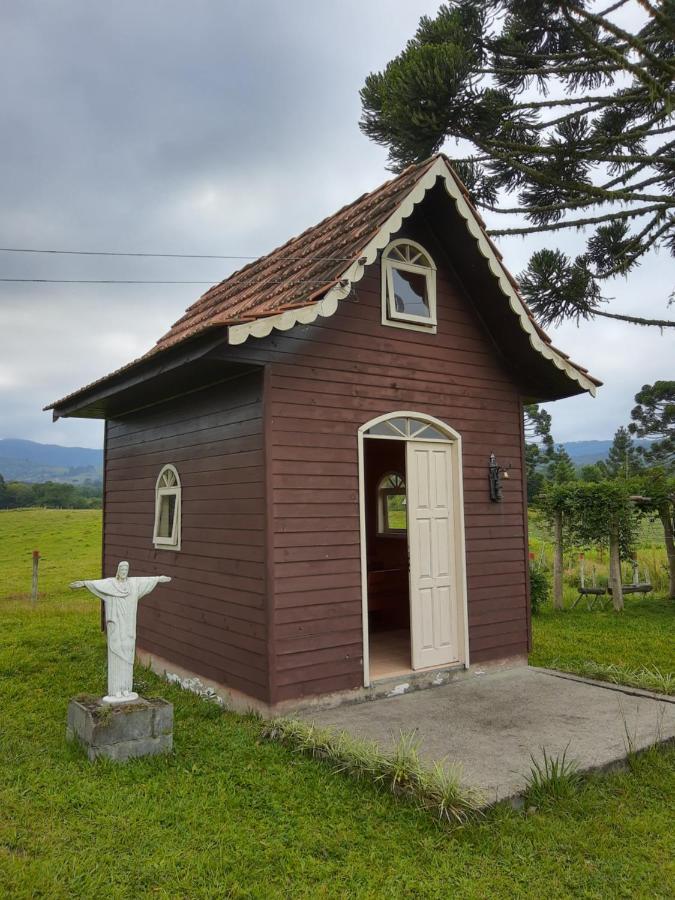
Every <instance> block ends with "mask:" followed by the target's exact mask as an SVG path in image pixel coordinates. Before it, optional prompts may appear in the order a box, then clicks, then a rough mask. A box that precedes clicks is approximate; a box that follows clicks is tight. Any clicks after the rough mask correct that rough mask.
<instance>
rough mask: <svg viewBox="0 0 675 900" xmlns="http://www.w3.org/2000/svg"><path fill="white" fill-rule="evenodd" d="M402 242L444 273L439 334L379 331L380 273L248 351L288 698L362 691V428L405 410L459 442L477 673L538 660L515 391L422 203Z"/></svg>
mask: <svg viewBox="0 0 675 900" xmlns="http://www.w3.org/2000/svg"><path fill="white" fill-rule="evenodd" d="M406 233H407V234H408V235H409V236H410V237H413V238H415V239H416V240H418V241H420V243H422V245H423V246H425V247H426V248H427V249H428V250H429V251H430V252H431V253H432V255H433V256H434V259H435V262H436V264H437V266H438V273H437V294H438V333H437V334H435V335H432V334H426V333H419V332H414V331H409V330H404V329H398V328H391V327H386V326H383V325H382V324H381V304H380V268H379V263H378V264H373V266H371V267H370V269H369V270H368V271H367V272H366V274H365V276H364V278H363V279H362V280H361V281H360V282H358V284H357V285H356V286H355V292H354V295H353V296H352V297H351V298H350V299H347V300H344V301H342V302H341V304H340V307H339V310H338V312H337V313H336V314H335V315H334V316H332V317H331V318H329V319H325V320H324V319H318V320H317V322H316V323H315V324H312V325H309V326H296V327H295V328H293V329H292V330H291V331H289V332H287V333H284V334H280V333H278V332H273V334H272V335H271V336H270V337H269V338H267V339H265V340H264V341H256V340H255V339H254V338H251V339H249V341H248V342H247V344H246V345H245V348H246V351H247V352H248V353H249V354H250V355H251V358H252V359H253V358H258V359H261V360H262V359H264V360H265V361H267V362H269V363H270V370H269V372H268V382H267V383H268V394H269V396H266V404H268V407H269V408H268V412H267V416H268V420H267V421H268V430H269V434H268V442H269V446H268V451H267V452H268V458H269V464H270V467H271V482H270V487H271V491H272V498H271V499H272V503H273V507H272V516H273V521H272V528H271V540H272V546H271V552H272V554H273V569H272V578H273V583H274V622H273V629H274V647H273V651H274V654H275V656H276V663H275V665H274V669H275V671H273V672H272V673H271V678H272V684H273V697H274V699H277V700H284V699H288V698H295V697H300V696H303V695H306V694H316V693H323V692H327V691H336V690H343V689H348V688H354V687H358V686H359V685H361V684H362V638H361V581H360V559H359V507H358V467H357V429H358V428H359V426H360V425H362V424H364V423H365V422H367V421H369V420H370V419H372V418H374V417H376V416H379V415H383V414H385V413H389V412H392V411H395V410H416V411H420V412H425V413H428V414H430V415H433V416H436V417H437V418H439V419H442V420H443V421H445V422H447V423H448V424H449V425H451V426H452V427H453V428H454V429H456V430H457V431H459V432H460V433H461V435H462V439H463V467H464V498H465V525H466V544H467V575H468V598H469V600H468V604H469V641H470V654H471V661H472V662H474V663H478V662H483V661H486V660H490V659H498V658H502V657H506V656H511V655H515V654H521V653H525V652H526V651H527V644H528V618H527V599H526V598H527V592H526V574H527V548H526V534H525V521H524V516H523V491H522V487H523V486H522V478H523V469H522V452H521V422H520V418H521V408H520V398H519V392H518V388H517V386H516V383H515V381H514V379H513V377H512V375H511V374H510V372H509V371H508V370H507V368H506V366H505V364H503V362H502V358H501V356H500V353H499V349H498V347H496V346H495V345H494V343H493V341H492V340H491V338H490V337H489V335H488V333H487V331H486V329H485V328H484V326H483V325H482V323H481V321H480V319H479V317H478V315H477V313H476V310H475V307H474V305H473V304H472V302H471V301H470V300H469V299H468V295H467V294H466V293H465V289H464V287H463V286H462V285H461V284H460V283H459V281H458V279H457V277H456V276H455V274H454V272H453V270H452V268H451V266H450V264H449V262H448V261H447V259H446V258H445V257H444V253H443V250H442V249H441V247H440V246H439V245H438V242H437V240H436V237H435V235H434V234H433V232H432V231H431V229H430V228H429V227H428V225H427V224H426V222H425V219H424V206H423V205H422V206H421V207H418V210H417V211H416V212H415V214H414V215H413V217H411V219H410V220H409V221H408V224H407V225H406ZM504 302H506V301H504ZM256 344H257V346H256ZM245 348H244V347H242V351H244V349H245ZM492 451H494V452H495V453H496V454H497V458H498V460H499V462H500V463H501V464H502V465H510V466H511V469H510V472H509V476H510V477H509V480H508V481H507V482H505V484H504V501H503V502H502V503H499V504H495V503H491V502H490V497H489V491H488V458H489V455H490V453H491V452H492Z"/></svg>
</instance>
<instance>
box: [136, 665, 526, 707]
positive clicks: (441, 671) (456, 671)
mask: <svg viewBox="0 0 675 900" xmlns="http://www.w3.org/2000/svg"><path fill="white" fill-rule="evenodd" d="M136 658H137V659H138V661H139V662H140V663H141V665H143V666H147V667H148V668H149V669H151V670H152V671H153V672H155V673H156V674H157V675H159V676H160V677H162V678H166V680H167V681H169V682H171V683H172V684H179V685H180V686H181V687H182V688H183V689H184V690H186V691H192V692H193V693H195V694H199V696H201V697H205V698H206V699H207V700H218V702H220V703H222V705H223V706H224V707H225V708H226V709H231V710H234V711H235V712H242V713H247V712H250V711H252V710H253V711H254V712H257V713H260V715H261V716H264V717H265V718H267V719H270V718H274V717H275V716H289V715H294V714H295V713H298V712H301V711H304V710H310V709H316V710H320V709H330V708H332V707H335V706H341V705H342V704H352V703H366V702H368V701H370V700H380V699H382V698H385V697H399V696H401V695H402V694H409V693H412V692H414V691H423V690H426V689H427V688H434V689H435V688H438V687H440V686H442V685H447V684H450V683H451V682H456V681H462V680H466V679H469V680H470V679H472V678H475V677H478V678H480V677H482V676H483V675H485V674H486V672H501V671H505V670H507V669H513V668H518V667H525V666H527V656H524V655H517V656H508V657H505V658H503V659H498V660H492V661H490V662H485V663H477V664H476V665H474V666H471V667H470V668H468V669H466V668H464V666H441V667H438V668H434V669H421V670H419V671H417V672H407V673H406V674H403V675H392V676H390V677H388V678H380V679H378V680H376V681H373V682H372V683H371V684H370V685H369V686H368V687H357V688H353V689H352V690H346V691H336V692H334V693H328V694H314V695H310V696H307V697H297V698H295V699H293V700H284V701H282V702H280V703H274V704H270V703H265V702H264V701H262V700H258V699H256V698H255V697H250V696H248V695H247V694H242V693H241V692H240V691H237V690H235V689H234V688H230V687H228V686H227V685H225V684H222V683H220V682H218V681H213V680H211V679H210V678H205V677H203V676H202V675H196V674H195V673H194V672H191V671H189V670H188V669H184V668H182V667H181V666H179V665H176V664H175V663H172V662H170V661H169V660H167V659H164V658H163V657H161V656H158V655H157V654H156V653H150V652H148V651H147V650H143V649H142V648H140V647H137V648H136Z"/></svg>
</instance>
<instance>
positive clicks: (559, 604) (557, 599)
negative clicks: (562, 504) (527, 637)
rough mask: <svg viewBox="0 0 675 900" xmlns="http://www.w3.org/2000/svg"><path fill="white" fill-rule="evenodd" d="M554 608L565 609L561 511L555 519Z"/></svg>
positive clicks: (556, 512)
mask: <svg viewBox="0 0 675 900" xmlns="http://www.w3.org/2000/svg"><path fill="white" fill-rule="evenodd" d="M553 608H554V609H562V608H563V534H562V512H561V511H560V510H559V509H557V510H556V511H555V515H554V518H553Z"/></svg>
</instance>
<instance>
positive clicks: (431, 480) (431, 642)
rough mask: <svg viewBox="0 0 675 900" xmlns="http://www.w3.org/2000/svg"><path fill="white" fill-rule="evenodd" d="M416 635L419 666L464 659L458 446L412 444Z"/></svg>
mask: <svg viewBox="0 0 675 900" xmlns="http://www.w3.org/2000/svg"><path fill="white" fill-rule="evenodd" d="M406 469H407V472H406V475H407V478H406V485H407V511H408V549H409V554H410V636H411V656H412V667H413V669H424V668H427V667H428V666H442V665H445V664H446V663H452V662H455V661H456V660H458V658H459V635H458V627H457V623H458V617H457V603H458V597H457V593H458V592H457V573H456V571H455V565H454V560H455V533H454V532H455V528H454V522H455V516H454V512H455V510H454V509H453V499H454V497H455V496H456V491H455V485H454V484H453V466H452V447H451V445H450V443H441V442H440V441H439V442H431V441H429V442H426V441H408V442H407V445H406Z"/></svg>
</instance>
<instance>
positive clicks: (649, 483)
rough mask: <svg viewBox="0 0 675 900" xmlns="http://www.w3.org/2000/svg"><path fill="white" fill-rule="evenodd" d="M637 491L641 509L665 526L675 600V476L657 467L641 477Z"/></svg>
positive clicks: (664, 534) (670, 585)
mask: <svg viewBox="0 0 675 900" xmlns="http://www.w3.org/2000/svg"><path fill="white" fill-rule="evenodd" d="M635 489H636V491H637V494H638V500H637V503H638V506H639V507H640V509H641V510H642V511H643V512H647V513H652V514H653V515H656V516H658V517H659V519H660V521H661V525H662V526H663V539H664V544H665V547H666V559H667V560H668V582H669V584H668V589H669V596H670V597H671V599H675V476H673V475H669V474H668V473H667V472H666V471H665V469H663V468H662V467H660V466H655V467H653V468H651V469H648V470H647V471H646V472H644V473H643V474H642V475H641V476H640V478H639V479H638V481H637V483H636V485H635Z"/></svg>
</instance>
